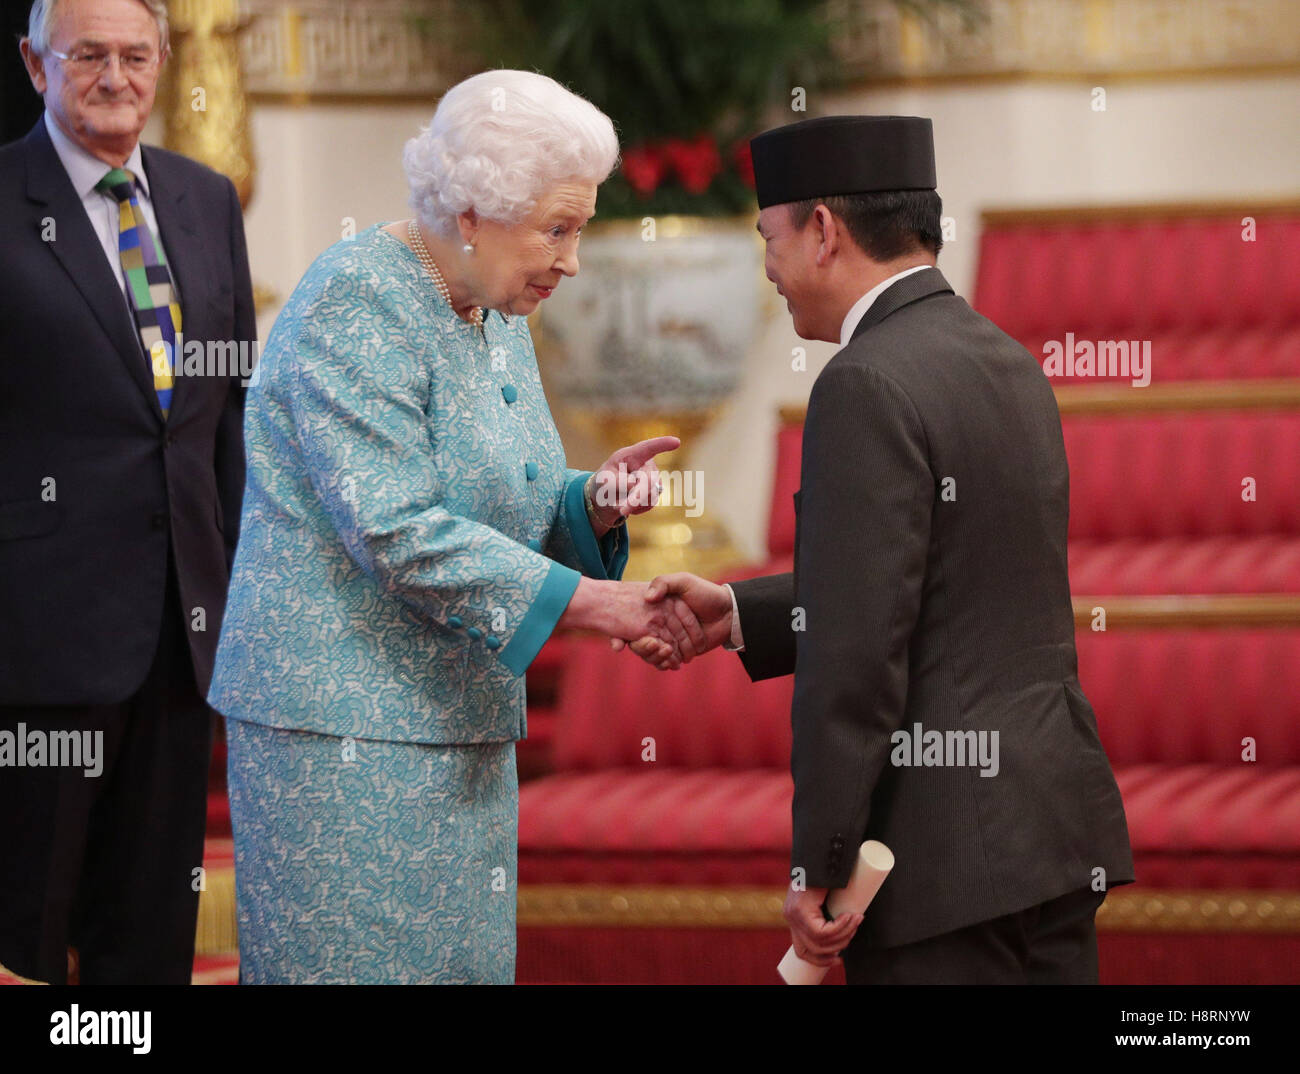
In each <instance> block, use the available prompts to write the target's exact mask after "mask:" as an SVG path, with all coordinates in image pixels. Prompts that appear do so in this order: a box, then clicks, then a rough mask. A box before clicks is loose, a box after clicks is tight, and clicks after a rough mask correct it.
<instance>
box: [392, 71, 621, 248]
mask: <svg viewBox="0 0 1300 1074" xmlns="http://www.w3.org/2000/svg"><path fill="white" fill-rule="evenodd" d="M617 163H618V138H617V136H616V135H615V134H614V124H613V123H612V122H610V119H609V117H608V116H607V115H605V113H603V112H602V111H601V110H600V109H599V108H597V107H596V106H595V105H593V104H592V103H591V102H590V101H588V100H586V99H585V98H583V97H579V96H578V95H577V94H576V93H572V92H570V91H569V90H567V89H565V88H564V87H563V86H562V85H560V84H559V83H558V82H556V81H555V80H554V79H551V78H547V77H546V76H545V75H540V74H536V73H534V72H532V71H509V70H498V71H484V72H483V73H482V74H477V75H474V76H473V77H472V78H467V79H465V81H464V82H459V83H457V84H456V85H454V86H452V88H451V89H449V90H448V91H447V92H446V93H445V94H444V95H443V98H442V100H441V101H439V102H438V108H437V111H435V112H434V114H433V119H432V120H431V121H430V123H429V125H428V126H427V127H424V128H422V129H421V131H420V133H419V135H418V136H417V137H415V138H412V139H411V140H410V141H409V142H407V143H406V149H405V150H404V151H403V153H402V166H403V167H404V168H405V169H406V178H407V182H409V183H410V186H411V202H410V204H411V207H412V208H413V209H414V210H415V212H416V215H417V216H418V217H419V220H420V223H421V224H423V225H424V226H425V227H427V228H429V229H430V230H431V231H433V232H435V233H437V234H439V235H443V236H446V237H451V236H452V235H453V233H454V232H455V228H456V217H457V215H459V214H460V213H463V212H467V211H468V210H470V209H473V210H474V211H475V212H477V213H478V214H479V216H482V217H484V218H486V219H489V220H496V221H498V222H500V223H504V224H507V225H509V224H514V223H518V222H519V221H520V220H522V219H523V218H524V217H525V216H527V215H528V214H529V212H531V211H532V209H533V207H534V206H535V205H536V203H537V199H538V197H539V196H540V195H541V194H543V193H545V192H546V191H547V190H549V189H551V188H552V187H553V186H555V185H556V184H557V183H564V182H589V183H595V184H600V183H602V182H604V181H605V180H606V179H607V178H609V175H610V173H611V172H612V171H613V170H614V166H615V165H616V164H617Z"/></svg>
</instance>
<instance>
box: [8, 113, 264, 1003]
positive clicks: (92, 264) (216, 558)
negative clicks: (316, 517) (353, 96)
mask: <svg viewBox="0 0 1300 1074" xmlns="http://www.w3.org/2000/svg"><path fill="white" fill-rule="evenodd" d="M142 154H143V157H142V159H143V165H144V171H145V174H146V176H147V179H148V182H149V191H150V196H151V199H152V202H153V207H154V212H155V214H156V217H157V221H158V229H159V231H160V232H161V236H162V241H163V243H164V245H165V247H166V251H167V259H168V266H169V268H170V270H171V273H172V277H173V280H174V282H175V286H176V290H177V292H178V297H179V301H180V306H181V312H182V332H183V335H184V338H185V340H186V341H199V342H202V343H205V344H206V342H207V341H210V340H211V341H240V340H244V341H249V344H250V346H252V345H253V341H254V340H255V337H256V324H255V320H254V312H253V300H252V287H251V283H250V279H249V270H248V258H247V253H246V250H245V245H244V231H243V220H242V215H241V211H240V206H239V202H238V198H237V197H236V194H235V191H234V188H233V186H232V185H231V183H230V182H229V180H227V179H225V178H224V177H223V176H220V175H218V174H217V173H216V172H214V171H212V170H210V169H208V168H205V167H203V166H202V165H200V164H197V163H195V162H193V161H190V160H187V159H186V158H184V157H181V156H179V155H177V154H175V153H169V152H166V151H164V150H161V149H154V148H149V147H142ZM107 168H108V166H107V165H105V170H107ZM51 224H52V225H53V229H54V230H53V235H52V240H53V241H47V240H49V239H50V237H51V235H50V226H51ZM0 244H2V245H3V248H4V250H5V256H4V259H3V265H2V267H0V343H2V347H0V445H3V448H2V449H3V456H4V467H3V470H0V615H2V616H3V620H2V624H3V625H2V628H0V642H2V643H0V712H2V713H3V714H4V716H3V719H2V720H0V727H8V728H11V729H12V728H13V727H14V725H15V723H16V722H18V721H23V720H25V721H26V723H27V725H28V726H29V727H30V726H33V725H36V726H46V725H48V726H61V725H62V723H61V721H62V722H63V723H67V724H68V725H69V726H72V727H81V728H85V729H90V728H92V727H93V728H98V729H100V730H103V731H104V733H105V735H106V736H107V746H106V750H107V753H108V759H109V762H110V765H109V768H107V769H106V770H105V773H104V775H103V776H102V777H100V780H101V782H102V784H103V785H102V786H96V787H94V788H93V789H91V788H90V787H89V785H91V784H95V783H96V781H95V780H87V779H84V777H80V776H78V778H79V779H82V783H77V782H76V781H75V780H74V781H71V782H70V783H69V782H68V781H67V780H64V783H66V784H67V786H64V787H63V789H62V790H59V789H57V788H56V786H55V773H54V772H53V771H52V770H48V769H47V770H45V772H44V773H42V772H39V771H35V770H32V769H27V770H18V769H10V768H0V807H2V808H3V809H4V815H3V819H0V836H3V838H0V842H7V843H9V844H10V848H9V850H8V851H3V850H0V858H2V863H3V865H4V867H5V868H4V872H5V876H4V878H3V879H0V917H6V918H7V919H8V921H9V922H10V924H9V925H7V926H5V925H0V961H7V964H9V965H10V968H12V969H15V970H17V971H18V972H24V970H25V971H26V972H27V973H28V974H29V975H36V976H41V975H53V976H54V977H57V976H58V974H59V973H60V972H61V971H60V969H59V967H58V966H52V965H49V964H47V963H50V962H52V961H60V956H59V955H58V954H57V949H58V947H59V945H60V939H59V937H58V936H57V935H54V934H55V933H58V931H59V926H58V922H57V921H56V922H55V923H54V924H53V925H51V924H50V922H49V921H46V922H45V923H43V924H41V925H40V927H41V928H42V929H49V930H50V937H49V938H47V939H46V940H44V941H42V943H43V944H44V947H45V950H44V952H43V953H39V954H37V953H33V951H32V950H30V947H31V944H32V943H33V942H34V941H33V940H32V938H31V936H30V930H31V929H32V928H35V927H37V926H35V925H33V924H30V923H28V924H24V923H23V922H22V915H23V912H24V910H23V908H24V907H26V908H27V909H28V910H31V908H32V907H34V906H35V905H36V894H35V893H37V892H39V891H40V889H41V886H42V884H49V885H50V886H51V890H53V888H57V887H59V886H60V885H63V886H66V884H67V883H68V882H69V881H68V878H69V877H70V876H71V877H77V876H80V877H81V884H82V885H83V886H84V884H85V883H86V878H85V875H84V874H85V872H86V871H87V870H89V869H91V866H90V865H89V864H87V863H88V862H89V861H90V860H91V858H93V857H94V856H95V855H96V854H100V855H102V856H104V859H105V860H104V862H101V863H100V864H99V865H97V866H95V868H109V865H108V860H109V859H111V858H112V856H113V855H114V854H116V853H117V851H118V849H121V847H120V846H119V847H118V848H117V849H113V848H112V847H109V848H107V849H105V847H100V848H98V849H97V847H96V843H95V841H96V838H97V837H98V836H100V835H104V836H106V837H107V839H108V840H110V841H111V840H119V841H120V840H121V839H122V838H124V837H123V835H122V833H121V832H120V831H114V830H113V823H112V819H111V818H110V817H108V816H107V815H106V814H107V813H108V812H110V811H111V812H113V814H114V815H115V816H117V817H122V816H126V815H129V814H132V813H135V814H136V815H137V819H138V820H140V822H141V823H147V824H153V823H155V822H158V823H160V824H170V825H172V826H173V827H174V826H175V825H180V824H183V825H184V826H185V828H186V831H187V834H186V836H185V837H184V838H183V839H182V840H180V842H182V843H184V845H185V847H186V848H187V849H186V851H185V855H186V858H187V860H188V859H190V858H193V857H194V855H195V853H198V854H201V846H202V819H203V791H204V785H205V781H204V776H203V773H204V772H205V771H206V762H207V754H206V752H205V748H206V745H210V737H209V736H210V726H209V719H210V713H209V711H208V710H207V708H206V706H205V705H204V704H203V702H202V698H203V697H204V695H205V694H206V692H207V688H208V681H209V678H210V676H211V672H212V662H213V655H214V652H215V648H216V642H217V638H218V636H219V634H220V630H221V615H222V610H223V608H224V603H225V593H226V585H227V582H228V580H229V568H230V563H231V561H232V560H233V556H234V548H235V541H236V537H237V527H238V523H239V510H240V502H241V498H242V494H243V485H244V458H243V442H242V419H243V399H244V388H243V386H242V384H241V378H240V377H239V375H238V373H237V372H236V374H235V375H233V376H232V375H229V374H227V375H202V376H194V375H180V376H177V377H176V379H175V386H174V391H173V395H172V402H171V409H170V414H169V417H168V418H167V420H166V421H164V418H163V414H162V410H161V408H160V406H159V403H158V399H157V395H156V393H155V391H154V387H153V379H152V374H151V371H150V367H149V362H148V359H147V357H146V355H145V352H144V349H143V346H142V344H141V341H140V337H139V334H138V332H137V330H136V328H135V325H134V321H133V318H132V313H131V311H130V309H129V307H128V305H127V302H126V298H125V296H124V294H123V290H122V284H121V281H120V278H119V276H118V274H117V273H115V272H114V271H113V270H112V269H111V268H110V266H109V263H108V261H107V259H106V258H105V256H104V252H103V248H102V246H101V245H100V243H99V240H98V239H97V237H96V235H95V232H94V230H93V228H92V226H91V223H90V220H89V219H88V217H87V215H86V211H85V208H84V207H83V205H82V203H81V200H80V198H79V197H78V196H77V193H76V191H75V190H74V189H73V186H72V183H71V181H70V180H69V178H68V175H67V172H66V171H65V170H64V167H63V165H62V163H61V161H60V160H59V158H58V156H57V154H56V152H55V150H54V147H53V145H52V143H51V141H50V137H49V134H48V132H47V131H46V129H45V125H44V123H43V122H38V123H37V125H36V126H35V127H34V128H33V129H32V131H31V132H30V133H29V134H28V135H27V137H26V138H24V139H23V140H21V141H19V142H15V143H13V144H11V145H8V146H5V147H4V148H3V149H0ZM184 357H185V356H184V354H183V353H182V354H179V355H178V356H177V363H178V364H179V363H180V362H181V361H183V360H184ZM181 710H184V712H183V715H181V714H180V712H181ZM142 713H143V714H144V715H142ZM169 713H170V714H171V715H170V716H169V715H168V714H169ZM168 720H170V723H169V722H167V721H168ZM142 721H144V722H142ZM149 721H163V722H162V723H160V724H159V725H158V727H156V728H155V727H153V726H152V724H151V723H150V722H149ZM200 725H201V727H202V735H201V736H199V735H198V734H197V733H195V730H194V728H195V727H196V726H200ZM169 728H170V730H169ZM169 735H170V736H171V738H168V736H169ZM165 739H166V740H167V741H168V743H169V744H168V745H167V746H166V747H165V749H166V750H171V749H173V748H174V749H175V750H177V751H179V754H180V756H181V757H182V758H183V759H178V758H177V756H176V755H171V754H165V752H164V753H158V755H156V756H155V757H154V758H153V759H152V761H151V764H152V766H153V768H154V769H156V770H157V771H156V772H155V774H156V775H158V774H159V773H162V774H161V775H159V779H160V780H161V781H162V782H158V781H155V780H154V778H153V776H152V775H149V774H148V773H145V772H143V771H142V770H137V769H134V768H132V767H131V765H132V764H133V763H134V762H133V761H132V758H134V757H138V756H139V755H140V751H141V750H142V749H145V750H148V749H152V750H155V751H158V750H163V749H164V747H161V746H159V745H158V744H159V743H161V742H163V741H164V740H165ZM142 743H143V744H144V745H142ZM205 744H206V745H205ZM119 763H120V764H121V765H122V766H123V767H122V770H121V771H116V770H115V766H117V765H118V764H119ZM168 770H170V771H171V772H172V773H173V775H171V776H167V775H166V774H165V773H166V772H167V771H168ZM181 770H183V771H184V772H185V773H187V774H186V775H184V776H180V775H177V774H176V773H178V772H180V771H181ZM65 775H66V774H65ZM168 780H176V781H179V782H183V784H184V786H185V787H187V788H188V786H189V784H191V783H194V782H195V781H196V780H197V788H196V790H195V791H194V792H192V793H191V792H189V791H186V797H185V801H183V802H177V801H176V800H175V798H174V793H175V791H176V788H174V787H171V786H168V785H167V783H168ZM6 785H7V787H8V793H5V787H6ZM69 788H71V789H69ZM69 795H72V798H74V799H76V801H75V802H72V801H70V799H69ZM42 796H46V797H45V798H44V799H43V798H42ZM83 799H84V800H83ZM96 802H98V803H99V804H95V803H96ZM21 803H26V805H27V809H26V810H24V811H23V813H22V814H16V813H15V810H17V809H20V808H21ZM105 803H109V804H107V805H106V804H105ZM83 809H84V810H89V811H90V816H89V819H87V818H84V817H82V818H80V819H72V817H71V815H72V814H76V815H77V816H78V817H80V811H81V810H83ZM44 810H54V811H55V812H57V813H61V814H68V815H63V816H61V817H58V818H56V817H53V816H44V815H43V811H44ZM169 813H174V814H176V815H175V816H172V817H171V818H170V820H168V819H167V814H169ZM196 824H197V828H196ZM87 825H88V827H87ZM33 828H35V829H37V830H36V831H33V830H32V829H33ZM195 831H197V835H198V849H197V851H195V850H194V845H195V844H194V833H195ZM155 835H157V833H155ZM69 841H71V843H72V844H73V845H68V843H69ZM165 841H166V840H164V842H165ZM82 842H84V846H85V851H84V853H85V856H86V861H85V862H83V861H82V860H81V851H80V850H78V845H80V844H81V843H82ZM123 853H126V851H123ZM150 857H151V858H152V855H150ZM198 864H199V862H198V861H192V862H190V863H189V865H185V863H183V862H170V863H161V862H160V863H154V862H152V861H151V862H150V865H149V867H148V868H146V867H145V866H143V865H139V864H137V866H136V867H135V868H134V870H133V871H132V872H131V876H132V877H136V878H142V877H145V876H146V875H147V874H149V873H150V872H151V871H153V870H154V869H155V868H156V869H157V870H158V871H159V872H162V873H166V874H167V875H166V879H165V881H164V882H165V883H166V884H167V886H168V890H173V889H175V890H181V888H183V889H184V892H190V888H191V877H190V875H189V874H190V866H191V865H192V866H193V867H197V865H198ZM183 865H184V884H183V885H180V886H178V885H177V884H176V880H177V876H176V875H172V874H173V873H176V872H177V871H179V870H181V869H182V866H183ZM123 868H126V866H123ZM16 874H17V875H16ZM56 875H57V877H59V878H60V879H58V880H54V879H51V878H53V877H55V876H56ZM100 878H101V880H102V874H101V877H100ZM141 882H142V883H143V882H144V881H143V880H141ZM191 895H192V892H191V893H189V894H184V901H185V902H186V903H187V904H188V903H193V902H195V901H196V897H194V898H192V897H191ZM61 898H62V896H60V895H57V894H49V895H47V896H46V898H45V903H44V905H45V911H44V914H45V916H46V917H47V918H48V917H51V916H52V917H54V918H59V917H60V915H61V913H62V911H61V910H59V909H57V908H56V905H57V904H59V901H60V899H61ZM132 899H133V900H134V902H137V903H139V902H141V901H142V899H141V897H139V895H138V893H137V894H136V895H133V896H132ZM16 908H17V909H16ZM66 909H68V910H69V912H73V908H66ZM6 911H8V913H7V914H6ZM31 912H35V911H34V910H31ZM76 912H78V913H80V911H76ZM88 917H93V913H92V914H89V915H88ZM191 918H192V913H191ZM177 927H178V928H180V929H182V930H183V927H184V926H183V924H182V925H179V926H177ZM87 928H88V929H89V926H87ZM190 929H191V936H190V940H191V942H192V924H191V926H190ZM76 931H77V929H76V928H75V927H74V929H73V932H74V933H76ZM73 940H74V942H75V940H76V936H75V935H74V936H73ZM83 943H86V944H89V941H83ZM178 957H179V956H178ZM8 960H12V962H9V961H8ZM15 963H17V964H15ZM85 966H86V959H85V951H83V979H84V977H85V974H84V967H85ZM175 972H179V970H174V971H173V973H175Z"/></svg>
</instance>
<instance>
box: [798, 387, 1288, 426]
mask: <svg viewBox="0 0 1300 1074" xmlns="http://www.w3.org/2000/svg"><path fill="white" fill-rule="evenodd" d="M1054 390H1055V392H1056V405H1057V407H1059V408H1060V411H1061V415H1062V417H1081V416H1086V415H1094V414H1150V413H1158V412H1161V411H1165V412H1169V411H1177V412H1180V413H1181V412H1183V411H1188V410H1201V411H1204V410H1292V409H1294V408H1296V407H1300V378H1295V377H1271V378H1269V377H1261V378H1258V379H1251V380H1180V381H1169V382H1168V383H1165V384H1149V385H1147V386H1146V387H1145V388H1138V387H1134V386H1133V385H1130V384H1111V383H1099V384H1060V385H1057V386H1056V387H1055V389H1054ZM779 414H780V420H781V424H782V425H802V424H803V423H804V421H805V420H806V418H807V416H808V407H807V405H806V404H804V403H783V404H782V405H781V406H780V408H779Z"/></svg>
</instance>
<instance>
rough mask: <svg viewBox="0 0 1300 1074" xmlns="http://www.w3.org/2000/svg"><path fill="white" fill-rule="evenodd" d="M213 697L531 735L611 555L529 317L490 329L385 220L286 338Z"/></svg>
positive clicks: (297, 723)
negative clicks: (578, 611)
mask: <svg viewBox="0 0 1300 1074" xmlns="http://www.w3.org/2000/svg"><path fill="white" fill-rule="evenodd" d="M244 436H245V450H246V452H247V456H248V483H247V486H246V488H245V492H244V503H243V513H242V517H241V523H240V526H241V529H240V537H239V545H238V550H237V552H236V555H235V562H234V568H233V577H232V579H231V587H230V595H229V599H228V603H227V607H226V612H225V618H224V622H223V624H222V629H221V639H220V645H219V647H218V651H217V662H216V670H215V672H214V675H213V680H212V687H211V690H210V692H209V695H208V700H209V701H210V702H211V704H212V705H213V706H214V707H215V708H216V709H217V710H218V711H220V712H222V713H224V714H225V715H226V716H230V717H233V718H236V719H240V720H246V721H250V722H253V723H260V724H266V725H269V726H273V727H285V728H295V729H302V730H309V731H317V732H321V733H324V734H332V735H351V736H354V737H359V738H361V737H364V738H372V739H379V740H384V741H402V742H405V741H410V742H429V743H444V744H450V743H473V742H503V741H510V740H512V739H517V738H522V737H523V736H524V734H525V732H526V725H525V716H524V682H523V674H524V671H525V669H526V668H527V667H528V665H529V664H530V663H531V662H532V660H533V658H534V657H535V656H536V655H537V652H538V650H539V649H540V648H541V647H542V644H543V643H544V642H545V641H546V639H547V637H548V636H549V635H550V633H551V631H552V630H553V629H554V627H555V623H556V620H558V619H559V617H560V615H561V614H562V612H563V611H564V608H565V606H566V605H567V604H568V602H569V598H570V597H571V596H572V595H573V591H574V590H575V589H576V588H577V585H578V579H579V572H580V571H581V572H582V573H585V574H587V575H590V576H592V577H595V578H620V577H621V576H622V572H623V567H624V565H625V563H626V562H627V548H626V536H625V534H626V530H625V528H623V527H620V529H618V530H616V531H614V532H613V533H611V534H608V535H606V537H605V538H604V539H603V540H602V541H600V542H597V540H596V538H595V536H594V535H593V533H592V530H591V527H590V524H589V523H588V521H587V518H586V513H585V511H584V509H583V501H582V486H583V483H584V481H585V480H586V478H587V476H588V474H587V472H580V471H577V470H572V469H569V468H568V467H567V466H566V463H565V458H564V449H563V445H562V444H561V443H560V438H559V434H558V433H557V432H556V429H555V424H554V422H553V421H552V419H551V413H550V410H549V408H548V407H547V404H546V398H545V396H544V394H543V392H542V386H541V381H540V380H539V378H538V374H537V360H536V356H535V354H534V352H533V345H532V339H531V337H530V336H529V332H528V326H527V323H526V321H525V320H524V319H523V318H522V317H515V318H509V319H507V318H504V317H503V316H502V315H501V314H499V313H496V312H492V313H489V314H488V316H487V318H486V319H485V324H484V330H483V331H480V330H479V329H478V328H477V327H475V326H473V325H471V324H468V323H467V322H465V321H462V320H461V319H459V318H458V317H456V316H455V314H454V313H453V312H452V311H451V309H450V308H449V307H448V306H447V304H446V303H445V302H444V301H443V300H442V299H441V298H440V297H439V295H438V293H437V291H436V290H435V289H434V286H433V283H432V281H431V280H430V279H429V277H428V275H427V274H426V273H425V272H424V270H423V269H422V268H421V266H420V264H419V262H418V261H417V260H416V258H415V255H414V254H413V253H412V252H411V250H410V249H409V248H408V247H407V246H406V245H405V244H404V243H401V242H399V241H398V240H397V239H395V238H393V236H391V235H389V234H388V233H387V232H384V231H382V230H380V228H379V227H377V226H376V227H373V228H370V229H368V230H366V231H364V232H362V233H361V234H359V235H357V236H356V237H355V238H353V239H349V240H344V241H343V242H340V243H337V244H336V245H334V246H332V247H331V248H330V249H328V250H326V251H325V252H324V253H323V254H322V255H321V256H320V257H319V258H318V259H317V260H316V262H315V263H314V264H313V265H312V266H311V268H310V269H309V270H308V271H307V274H306V275H305V276H304V277H303V279H302V281H301V282H300V283H299V284H298V286H297V288H296V289H295V290H294V292H293V295H292V296H291V297H290V299H289V301H288V303H287V304H286V305H285V307H284V309H283V311H282V312H281V313H280V316H279V318H278V319H277V320H276V322H275V326H274V328H273V329H272V331H271V334H270V338H269V339H268V340H267V344H266V348H265V350H264V351H263V354H262V358H261V361H260V363H259V364H258V366H257V370H256V373H255V375H254V377H253V379H252V382H251V383H250V385H249V391H248V400H247V410H246V415H245V420H244Z"/></svg>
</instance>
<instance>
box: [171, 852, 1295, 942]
mask: <svg viewBox="0 0 1300 1074" xmlns="http://www.w3.org/2000/svg"><path fill="white" fill-rule="evenodd" d="M214 874H217V875H214ZM220 874H227V875H224V876H222V875H220ZM234 894H235V886H234V870H233V869H231V868H224V869H210V870H208V889H207V890H206V891H204V892H202V893H201V895H200V897H199V942H198V943H197V944H196V948H197V950H196V954H199V955H222V954H229V953H231V952H234V951H237V950H238V938H237V932H236V927H235V898H234ZM784 896H785V893H784V891H783V890H781V889H779V888H772V887H748V886H735V887H676V886H667V885H627V886H611V885H599V884H521V885H520V886H519V893H518V914H517V925H518V927H519V928H521V929H527V928H683V929H779V928H784V927H785V922H784V920H783V919H782V917H781V905H782V902H783V900H784ZM1097 928H1098V929H1099V930H1100V931H1103V932H1147V933H1150V932H1174V933H1179V932H1183V933H1210V932H1213V933H1283V934H1300V891H1274V890H1256V891H1248V890H1224V891H1214V890H1195V889H1174V888H1171V889H1168V890H1165V889H1146V890H1138V891H1129V890H1127V889H1125V888H1120V889H1118V890H1116V891H1112V892H1111V893H1110V894H1109V895H1108V896H1107V897H1106V901H1105V903H1104V904H1103V905H1102V908H1101V911H1100V912H1099V913H1098V914H1097Z"/></svg>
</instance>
